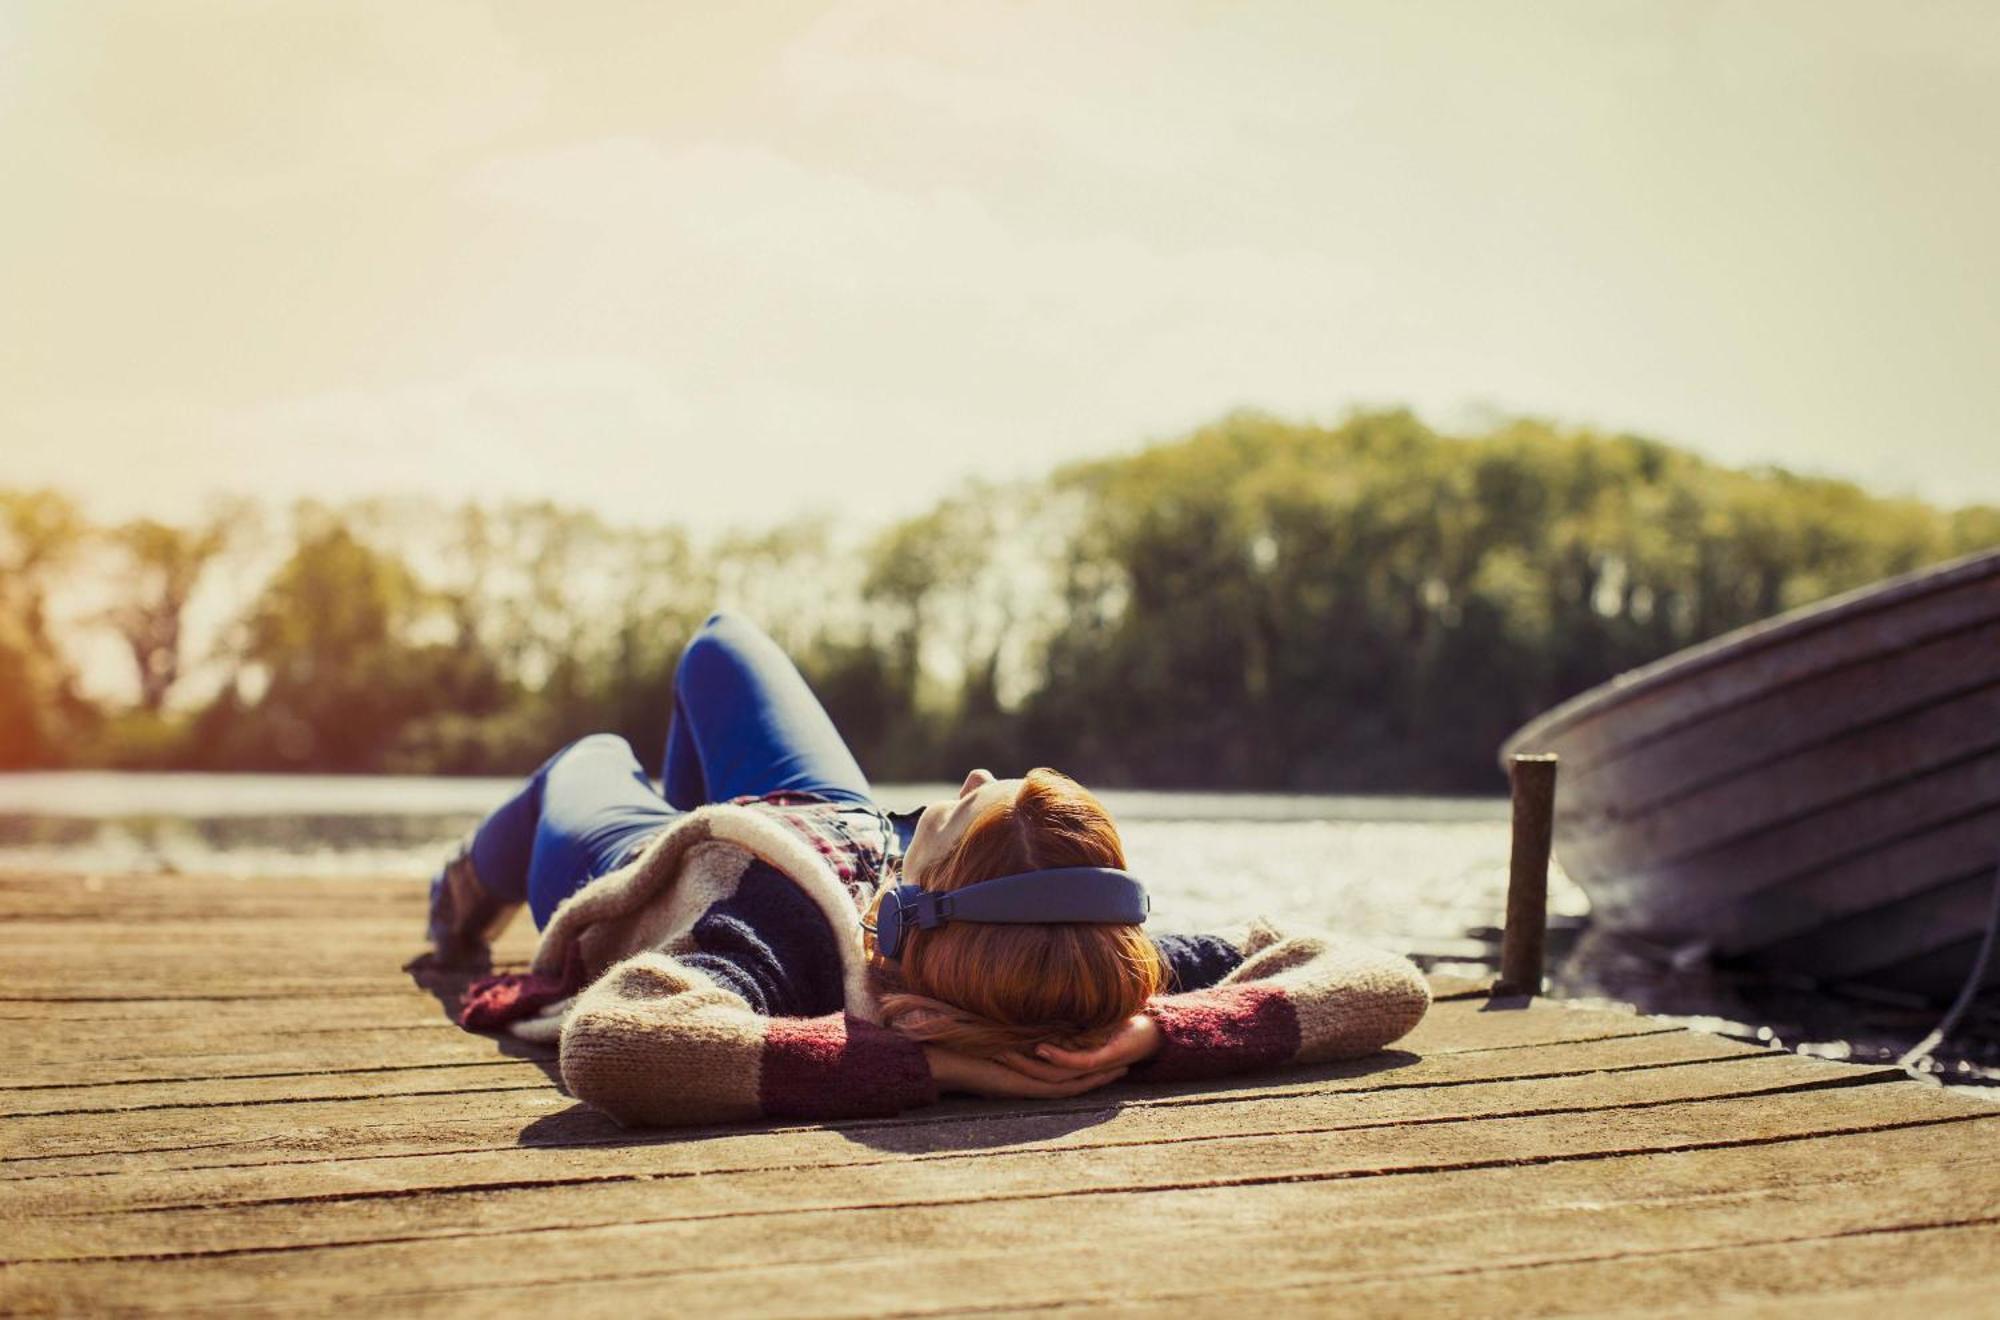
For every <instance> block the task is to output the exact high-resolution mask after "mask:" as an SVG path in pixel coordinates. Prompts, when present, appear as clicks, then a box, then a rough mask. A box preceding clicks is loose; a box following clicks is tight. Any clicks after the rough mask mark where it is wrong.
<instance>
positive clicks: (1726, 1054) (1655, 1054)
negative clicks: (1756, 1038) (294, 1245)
mask: <svg viewBox="0 0 2000 1320" xmlns="http://www.w3.org/2000/svg"><path fill="white" fill-rule="evenodd" d="M1767 1053H1768V1052H1767V1051H1762V1050H1757V1049H1755V1048H1753V1047H1749V1046H1743V1045H1738V1044H1736V1043H1734V1042H1731V1041H1726V1040H1721V1039H1718V1038H1715V1037H1708V1036H1697V1035H1694V1034H1692V1033H1688V1032H1678V1031H1675V1032H1655V1033H1648V1034H1644V1035H1637V1036H1625V1037H1620V1038H1616V1039H1612V1040H1594V1041H1577V1042H1565V1043H1557V1044H1552V1045H1550V1046H1547V1047H1546V1048H1543V1049H1538V1050H1529V1049H1505V1050H1462V1051H1455V1052H1439V1053H1435V1054H1430V1055H1425V1056H1422V1057H1418V1058H1416V1059H1414V1060H1413V1061H1411V1062H1408V1063H1406V1064H1402V1065H1401V1066H1398V1067H1396V1068H1394V1069H1393V1070H1384V1069H1379V1068H1377V1067H1376V1066H1374V1064H1375V1061H1362V1062H1360V1063H1356V1064H1344V1065H1328V1066H1325V1067H1321V1068H1304V1069H1295V1070H1290V1071H1286V1072H1279V1073H1273V1074H1270V1075H1267V1076H1260V1077H1249V1078H1242V1079H1239V1080H1238V1081H1237V1082H1235V1083H1233V1084H1229V1083H1192V1082H1190V1083H1179V1084H1173V1085H1162V1086H1153V1087H1145V1088H1139V1087H1131V1088H1127V1090H1128V1091H1129V1093H1130V1096H1131V1098H1129V1099H1127V1100H1126V1101H1124V1103H1125V1104H1126V1105H1127V1107H1129V1108H1133V1109H1140V1108H1144V1107H1147V1106H1152V1105H1176V1104H1214V1103H1222V1102H1225V1101H1228V1100H1231V1099H1237V1098H1244V1097H1258V1096H1261V1097H1265V1098H1269V1099H1281V1098H1283V1097H1285V1096H1289V1095H1296V1094H1301V1093H1306V1092H1311V1091H1334V1090H1344V1091H1349V1092H1368V1091H1376V1090H1383V1089H1401V1088H1412V1087H1430V1086H1436V1087H1450V1086H1456V1085H1463V1084H1465V1083H1467V1082H1477V1081H1500V1080H1508V1079H1522V1078H1536V1077H1559V1076H1579V1075H1586V1074H1590V1073H1594V1072H1600V1071H1618V1070H1623V1069H1637V1068H1651V1067H1658V1066H1674V1065H1682V1064H1687V1063H1692V1062H1696V1061H1702V1060H1712V1059H1724V1058H1740V1057H1744V1056H1757V1057H1763V1056H1765V1055H1766V1054H1767ZM1100 1108H1102V1100H1101V1099H1093V1098H1092V1097H1088V1096H1085V1097H1081V1098H1079V1099H1076V1100H1066V1101H1042V1102H1032V1103H1031V1102H1025V1101H1024V1102H1016V1103H1014V1104H1007V1105H1002V1104H998V1103H988V1102H984V1101H975V1100H966V1099H951V1100H946V1101H945V1102H944V1103H942V1104H939V1105H936V1106H933V1107H931V1108H929V1109H924V1110H915V1111H912V1112H911V1113H910V1114H909V1115H907V1116H905V1118H903V1119H901V1120H891V1121H890V1122H891V1123H905V1124H922V1123H929V1122H951V1121H957V1120H958V1119H961V1118H964V1117H968V1116H984V1117H987V1118H991V1117H995V1116H1009V1117H1016V1118H1024V1119H1025V1118H1036V1117H1042V1116H1046V1115H1061V1114H1076V1113H1091V1112H1094V1111H1096V1110H1098V1109H1100ZM439 1109H440V1105H439V1103H438V1102H436V1101H435V1100H433V1099H429V1098H425V1099H394V1100H382V1101H378V1102H374V1103H357V1104H354V1105H349V1106H346V1107H345V1108H344V1109H342V1110H340V1111H338V1112H337V1113H335V1112H332V1111H331V1107H330V1106H319V1107H317V1108H316V1110H315V1112H314V1115H313V1117H314V1121H313V1122H311V1123H304V1122H302V1121H301V1118H302V1116H301V1115H299V1114H297V1113H288V1114H281V1115H279V1118H280V1121H279V1122H277V1123H275V1124H270V1125H265V1126H263V1127H256V1126H252V1127H250V1128H248V1129H247V1132H246V1130H245V1129H243V1128H232V1129H228V1130H227V1131H226V1133H218V1131H217V1129H216V1128H215V1127H214V1126H213V1124H214V1121H215V1118H216V1116H215V1115H213V1114H206V1113H195V1112H187V1111H184V1112H183V1114H182V1115H181V1116H180V1122H179V1123H178V1125H173V1124H170V1125H169V1126H168V1127H167V1129H166V1132H167V1137H168V1141H167V1144H165V1145H163V1146H161V1147H159V1148H154V1149H132V1148H117V1147H110V1146H101V1145H100V1146H94V1147H92V1146H86V1147H85V1148H84V1152H80V1153H79V1152H71V1153H54V1152H51V1153H37V1154H34V1155H22V1156H18V1157H16V1158H14V1159H12V1160H0V1180H4V1179H7V1178H10V1177H28V1178H52V1177H61V1176H64V1175H71V1174H105V1173H121V1174H122V1173H127V1172H138V1171H141V1170H151V1169H161V1170H166V1171H169V1172H171V1173H172V1174H174V1175H175V1176H176V1177H179V1176H180V1175H182V1174H184V1173H186V1172H187V1171H189V1170H193V1169H197V1168H210V1167H220V1168H231V1169H240V1170H242V1171H243V1172H244V1173H245V1174H246V1175H251V1174H255V1175H257V1176H259V1177H260V1178H263V1179H265V1180H268V1179H269V1178H271V1177H285V1176H288V1175H286V1174H284V1173H283V1171H282V1170H279V1171H274V1172H273V1173H268V1174H260V1173H258V1169H259V1167H260V1166H262V1165H265V1164H281V1163H284V1162H312V1161H321V1160H327V1159H335V1158H341V1157H343V1156H353V1157H358V1158H367V1159H371V1160H376V1161H378V1162H379V1161H384V1160H387V1159H389V1158H391V1157H403V1156H421V1155H423V1154H424V1153H426V1152H431V1151H440V1150H442V1151H449V1152H450V1153H451V1154H452V1157H453V1158H459V1157H462V1156H463V1155H464V1154H466V1153H469V1152H471V1151H475V1150H497V1151H513V1150H516V1149H517V1148H519V1147H520V1146H521V1145H522V1144H523V1142H524V1140H526V1141H532V1143H533V1144H542V1145H555V1144H595V1143H612V1144H620V1145H624V1144H630V1143H631V1142H633V1141H634V1140H637V1139H643V1135H640V1136H635V1134H633V1133H630V1132H628V1131H626V1130H625V1129H622V1128H619V1127H618V1126H617V1125H616V1124H614V1123H611V1122H610V1121H609V1120H607V1119H605V1118H603V1117H602V1116H601V1115H598V1114H595V1113H593V1112H592V1111H590V1110H589V1109H587V1108H584V1107H582V1106H579V1105H574V1104H573V1103H572V1102H571V1101H570V1100H569V1099H568V1098H567V1097H565V1096H563V1095H562V1094H560V1093H559V1092H557V1091H556V1090H555V1089H554V1088H553V1087H550V1088H548V1089H547V1090H546V1091H545V1092H543V1091H537V1090H535V1089H534V1088H530V1089H529V1090H527V1091H524V1092H509V1093H501V1094H492V1095H485V1094H476V1095H464V1096H459V1097H457V1098H455V1099H454V1100H453V1101H452V1102H451V1105H450V1108H449V1113H448V1114H446V1115H440V1113H439ZM150 1117H152V1118H153V1119H155V1120H159V1119H163V1118H167V1117H169V1116H166V1115H158V1114H156V1115H151V1116H150ZM232 1117H233V1116H232ZM22 1122H25V1120H17V1122H16V1123H15V1124H14V1125H13V1126H14V1127H16V1128H19V1127H20V1124H21V1123H22ZM842 1126H843V1127H844V1126H845V1125H842ZM860 1126H862V1127H867V1128H874V1127H880V1126H884V1124H882V1123H868V1124H862V1125H860ZM530 1128H532V1130H533V1134H534V1135H533V1136H532V1138H528V1137H524V1132H525V1131H527V1130H529V1129H530ZM762 1131H763V1129H745V1128H731V1129H709V1130H704V1132H703V1133H701V1134H697V1135H702V1136H705V1137H708V1138H709V1139H713V1137H714V1134H716V1133H724V1134H737V1133H741V1134H746V1135H751V1136H754V1135H756V1134H757V1133H759V1132H762ZM91 1132H92V1133H94V1134H95V1135H94V1136H86V1137H85V1138H84V1140H100V1141H102V1140H105V1139H107V1134H105V1133H104V1132H103V1131H102V1130H101V1129H100V1128H99V1126H98V1125H97V1124H95V1123H94V1124H92V1125H91ZM154 1132H155V1130H154V1129H147V1134H148V1138H149V1139H152V1138H153V1136H154ZM259 1133H261V1135H252V1134H259ZM22 1135H23V1136H26V1135H27V1133H26V1132H25V1130H23V1134H22ZM69 1135H70V1133H69V1132H68V1131H67V1130H66V1129H58V1130H57V1133H56V1134H49V1133H44V1134H42V1135H41V1140H43V1141H44V1143H45V1149H48V1148H49V1147H50V1146H54V1147H55V1150H56V1151H69V1150H70V1148H69V1147H68V1145H67V1144H66V1143H63V1142H61V1141H59V1139H58V1138H59V1137H66V1136H69ZM218 1136H225V1137H226V1139H222V1140H217V1138H218ZM192 1143H199V1144H192ZM190 1147H191V1148H190Z"/></svg>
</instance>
